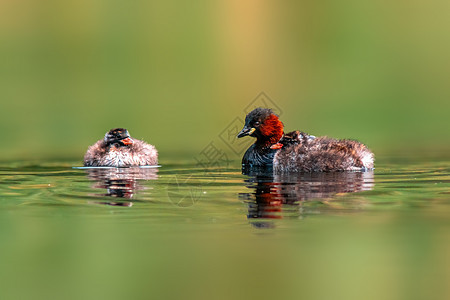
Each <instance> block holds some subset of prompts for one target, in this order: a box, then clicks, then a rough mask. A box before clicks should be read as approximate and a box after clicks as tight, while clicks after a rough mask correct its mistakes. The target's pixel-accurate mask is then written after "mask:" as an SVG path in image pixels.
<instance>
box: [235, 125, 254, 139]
mask: <svg viewBox="0 0 450 300" xmlns="http://www.w3.org/2000/svg"><path fill="white" fill-rule="evenodd" d="M255 130H256V129H255V128H253V127H252V128H249V127H247V126H245V127H244V128H242V130H241V132H239V133H238V135H237V136H236V137H237V138H241V137H244V136H247V135H251V134H252V133H253V132H255Z"/></svg>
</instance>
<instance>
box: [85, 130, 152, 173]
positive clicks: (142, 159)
mask: <svg viewBox="0 0 450 300" xmlns="http://www.w3.org/2000/svg"><path fill="white" fill-rule="evenodd" d="M156 164H158V152H157V150H156V148H155V147H154V146H153V145H150V144H147V143H146V142H144V141H141V140H138V139H134V138H131V137H130V136H129V134H128V131H127V130H126V129H123V128H116V129H111V130H110V131H109V132H107V133H106V135H105V138H103V139H101V140H99V141H97V142H96V143H95V144H94V145H92V146H90V147H89V148H88V150H87V152H86V154H85V155H84V166H86V167H99V166H106V167H132V166H146V165H156Z"/></svg>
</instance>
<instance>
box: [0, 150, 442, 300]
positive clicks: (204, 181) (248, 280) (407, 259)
mask: <svg viewBox="0 0 450 300" xmlns="http://www.w3.org/2000/svg"><path fill="white" fill-rule="evenodd" d="M395 161H397V160H395V159H389V158H385V159H383V158H381V159H379V161H378V164H377V169H376V170H375V171H374V172H365V173H358V172H350V173H329V174H326V173H319V174H297V175H295V174H294V175H289V176H288V175H283V176H281V175H278V176H273V175H269V174H252V175H242V174H241V171H240V169H239V168H238V166H239V162H232V163H231V164H230V165H231V166H235V167H234V168H227V169H224V168H208V169H202V168H200V167H198V166H197V165H193V164H192V165H191V164H183V163H170V162H168V163H164V162H162V166H161V167H160V168H155V169H135V168H132V169H90V170H84V169H74V168H73V167H74V166H78V165H79V163H78V162H77V161H74V162H47V163H45V162H44V163H42V162H39V163H33V162H25V161H21V162H9V163H2V164H1V166H0V174H1V177H0V178H1V181H0V196H1V198H0V243H1V246H0V257H1V258H0V259H1V266H2V268H1V271H0V274H1V278H0V279H1V280H0V282H1V283H0V296H1V298H2V299H18V298H21V299H36V298H42V299H122V298H126V299H130V298H131V299H140V298H142V299H148V298H158V299H160V298H175V299H177V298H191V299H203V298H204V299H234V298H246V299H248V298H262V299H266V298H280V299H282V298H293V299H301V298H305V299H446V298H448V297H449V296H450V285H448V282H449V281H450V189H449V187H450V164H449V162H448V160H446V159H434V160H414V159H412V160H408V161H405V162H402V163H399V162H395Z"/></svg>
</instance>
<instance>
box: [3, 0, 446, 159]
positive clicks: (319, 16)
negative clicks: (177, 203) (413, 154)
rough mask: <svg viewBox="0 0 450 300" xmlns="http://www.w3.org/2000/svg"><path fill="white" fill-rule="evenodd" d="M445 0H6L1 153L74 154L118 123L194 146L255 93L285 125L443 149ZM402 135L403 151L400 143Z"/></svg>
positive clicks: (397, 147) (138, 133)
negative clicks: (276, 109) (272, 107)
mask: <svg viewBox="0 0 450 300" xmlns="http://www.w3.org/2000/svg"><path fill="white" fill-rule="evenodd" d="M449 10H450V2H448V1H444V0H432V1H427V2H424V1H416V0H413V1H408V2H404V1H358V0H342V1H302V2H294V1H289V2H286V3H282V4H281V3H279V2H274V1H254V0H251V1H195V2H193V1H190V2H186V3H183V2H180V1H159V2H156V1H155V2H148V1H97V0H89V1H87V0H78V1H33V0H14V1H13V0H6V1H1V2H0V55H1V57H2V59H1V63H0V82H1V89H0V99H1V110H0V128H1V130H2V138H3V139H2V140H3V142H2V143H1V146H0V154H2V157H3V159H12V158H27V157H48V158H50V157H72V158H78V157H79V158H80V159H81V157H82V155H83V154H84V152H85V150H86V149H87V147H88V145H90V144H92V143H94V142H95V141H96V140H98V139H99V138H101V137H102V136H103V135H104V133H105V132H106V131H107V130H109V129H110V128H113V127H126V128H128V129H129V130H130V133H131V134H132V135H133V136H134V137H136V138H141V139H144V140H146V141H148V142H151V143H153V144H155V145H156V146H157V148H158V149H159V150H160V153H161V158H165V157H166V156H170V155H171V154H174V153H194V154H195V153H198V152H199V151H201V150H202V149H203V148H204V147H205V145H206V144H207V143H209V142H210V141H211V140H213V139H214V138H216V137H217V135H218V134H219V133H220V132H221V131H222V130H223V129H224V128H225V127H226V126H227V125H228V124H229V123H230V122H231V121H232V120H233V119H234V118H235V117H237V116H239V117H241V118H243V117H244V113H243V109H244V107H245V106H247V105H248V104H249V103H250V102H251V101H252V100H253V99H254V98H255V97H256V96H257V95H258V94H259V93H260V92H261V91H264V92H265V93H266V94H267V95H268V96H269V97H270V98H271V99H272V100H273V101H274V102H276V103H277V105H278V106H279V107H280V108H282V109H283V112H284V113H283V115H282V119H283V122H284V124H285V125H286V129H287V130H290V129H301V130H304V131H307V132H310V133H311V134H315V135H329V136H335V137H340V138H357V139H360V140H362V141H363V142H365V143H367V144H368V145H369V146H370V147H371V148H372V149H373V150H374V151H375V152H376V153H391V154H392V153H402V152H404V151H405V150H407V149H409V148H411V149H412V150H413V151H415V150H421V151H423V150H426V151H428V152H430V151H435V150H436V149H440V150H443V149H444V150H446V149H448V148H449V143H450V142H449V141H450V139H449V137H450V133H449V130H448V129H449V126H448V125H449V121H448V116H449V112H450V109H449V108H450V101H449V98H450V97H449V96H450V84H449V75H450V59H449V53H450V31H449V30H448V28H449V27H450V18H449V17H448V12H449ZM406 145H408V147H406Z"/></svg>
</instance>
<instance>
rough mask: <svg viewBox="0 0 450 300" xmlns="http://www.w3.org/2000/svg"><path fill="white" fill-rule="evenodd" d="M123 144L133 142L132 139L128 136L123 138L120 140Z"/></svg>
mask: <svg viewBox="0 0 450 300" xmlns="http://www.w3.org/2000/svg"><path fill="white" fill-rule="evenodd" d="M120 141H121V142H122V143H123V144H124V145H131V144H133V140H132V139H130V138H129V137H127V138H124V139H123V140H120Z"/></svg>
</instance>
